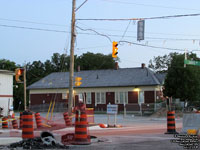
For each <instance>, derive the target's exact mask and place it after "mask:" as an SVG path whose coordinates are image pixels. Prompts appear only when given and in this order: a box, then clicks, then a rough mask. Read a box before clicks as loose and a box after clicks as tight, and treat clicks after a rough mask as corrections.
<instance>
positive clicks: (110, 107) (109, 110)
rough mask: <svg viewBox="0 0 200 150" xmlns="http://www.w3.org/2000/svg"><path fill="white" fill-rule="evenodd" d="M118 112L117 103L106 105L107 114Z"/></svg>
mask: <svg viewBox="0 0 200 150" xmlns="http://www.w3.org/2000/svg"><path fill="white" fill-rule="evenodd" d="M117 112H118V105H111V104H108V105H107V114H109V115H116V114H117Z"/></svg>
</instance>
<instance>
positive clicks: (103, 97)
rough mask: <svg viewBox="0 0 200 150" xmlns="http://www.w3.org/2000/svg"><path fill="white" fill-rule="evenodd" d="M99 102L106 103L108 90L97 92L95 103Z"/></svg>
mask: <svg viewBox="0 0 200 150" xmlns="http://www.w3.org/2000/svg"><path fill="white" fill-rule="evenodd" d="M97 104H106V92H96V93H95V105H97Z"/></svg>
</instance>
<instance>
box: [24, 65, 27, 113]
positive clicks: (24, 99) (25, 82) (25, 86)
mask: <svg viewBox="0 0 200 150" xmlns="http://www.w3.org/2000/svg"><path fill="white" fill-rule="evenodd" d="M26 106H27V104H26V65H24V110H26V109H27V108H26Z"/></svg>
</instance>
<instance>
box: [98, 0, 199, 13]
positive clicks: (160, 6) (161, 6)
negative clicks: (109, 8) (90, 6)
mask: <svg viewBox="0 0 200 150" xmlns="http://www.w3.org/2000/svg"><path fill="white" fill-rule="evenodd" d="M102 1H106V2H110V3H120V4H128V5H130V4H131V5H139V6H147V7H158V8H166V9H180V10H181V9H182V10H196V11H199V9H193V8H178V7H170V6H163V5H149V4H140V3H133V2H125V1H123V2H122V1H119V0H102Z"/></svg>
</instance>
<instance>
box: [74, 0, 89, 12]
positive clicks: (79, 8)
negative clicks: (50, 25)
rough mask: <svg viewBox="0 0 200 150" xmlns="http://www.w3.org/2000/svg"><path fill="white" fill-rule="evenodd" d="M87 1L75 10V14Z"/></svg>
mask: <svg viewBox="0 0 200 150" xmlns="http://www.w3.org/2000/svg"><path fill="white" fill-rule="evenodd" d="M87 1H88V0H85V1H84V2H83V3H82V4H81V5H80V6H79V7H78V8H76V10H75V12H76V11H78V10H79V9H80V8H81V7H82V6H83V5H84V4H85V3H86V2H87Z"/></svg>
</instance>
